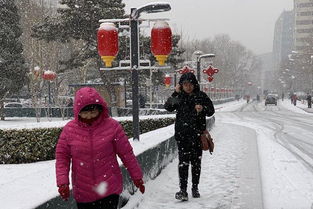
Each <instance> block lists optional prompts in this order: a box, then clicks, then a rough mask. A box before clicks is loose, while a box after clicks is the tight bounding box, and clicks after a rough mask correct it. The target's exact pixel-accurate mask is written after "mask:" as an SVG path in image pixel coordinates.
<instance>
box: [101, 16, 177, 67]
mask: <svg viewBox="0 0 313 209" xmlns="http://www.w3.org/2000/svg"><path fill="white" fill-rule="evenodd" d="M97 38H98V53H99V55H100V56H101V58H102V60H103V61H104V62H105V66H106V67H112V61H113V60H114V59H115V57H116V55H117V53H118V48H119V46H118V45H119V41H118V29H117V28H116V27H115V25H114V23H102V24H101V25H100V27H99V29H98V33H97ZM171 51H172V31H171V28H170V27H169V25H168V23H167V22H165V21H157V22H155V24H154V26H153V28H152V30H151V52H152V54H153V55H154V56H155V57H156V60H157V61H158V63H159V65H164V64H165V61H166V60H167V57H168V55H169V54H170V53H171Z"/></svg>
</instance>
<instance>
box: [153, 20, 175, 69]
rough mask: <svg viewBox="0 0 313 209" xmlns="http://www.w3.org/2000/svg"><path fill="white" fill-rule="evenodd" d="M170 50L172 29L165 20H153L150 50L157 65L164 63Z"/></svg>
mask: <svg viewBox="0 0 313 209" xmlns="http://www.w3.org/2000/svg"><path fill="white" fill-rule="evenodd" d="M171 51H172V31H171V28H170V27H169V25H168V23H167V22H165V21H157V22H155V24H154V26H153V28H152V30H151V52H152V54H153V55H154V56H155V58H156V60H157V61H158V62H159V65H164V64H165V61H166V60H167V57H168V55H169V54H170V53H171Z"/></svg>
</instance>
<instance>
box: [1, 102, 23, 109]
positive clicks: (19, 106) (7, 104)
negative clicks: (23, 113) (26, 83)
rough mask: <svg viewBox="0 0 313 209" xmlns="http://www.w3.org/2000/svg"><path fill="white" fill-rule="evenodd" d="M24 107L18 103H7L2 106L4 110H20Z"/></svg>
mask: <svg viewBox="0 0 313 209" xmlns="http://www.w3.org/2000/svg"><path fill="white" fill-rule="evenodd" d="M21 107H24V106H23V104H22V103H19V102H9V103H5V104H4V108H21Z"/></svg>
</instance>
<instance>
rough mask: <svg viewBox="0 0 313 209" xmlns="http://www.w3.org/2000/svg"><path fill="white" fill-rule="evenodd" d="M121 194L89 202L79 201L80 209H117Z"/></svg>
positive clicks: (78, 206)
mask: <svg viewBox="0 0 313 209" xmlns="http://www.w3.org/2000/svg"><path fill="white" fill-rule="evenodd" d="M118 200H119V195H117V194H113V195H110V196H107V197H105V198H102V199H100V200H96V201H94V202H88V203H79V202H78V203H77V208H78V209H117V206H118Z"/></svg>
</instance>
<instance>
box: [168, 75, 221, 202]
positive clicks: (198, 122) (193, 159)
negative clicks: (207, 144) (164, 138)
mask: <svg viewBox="0 0 313 209" xmlns="http://www.w3.org/2000/svg"><path fill="white" fill-rule="evenodd" d="M164 107H165V109H166V110H168V111H170V112H172V111H174V110H176V122H175V140H176V142H177V146H178V158H179V163H178V172H179V183H180V191H179V192H177V193H176V195H175V198H176V199H178V200H183V201H186V200H188V193H187V184H188V168H189V164H190V163H191V173H192V190H191V191H192V196H193V197H194V198H199V197H200V194H199V190H198V184H199V179H200V172H201V157H202V148H201V143H200V135H201V134H202V133H203V131H205V130H206V119H205V117H206V116H212V115H213V114H214V112H215V110H214V106H213V103H212V101H211V100H210V98H209V97H208V96H207V95H206V93H204V92H202V91H200V87H199V84H198V81H197V79H196V77H195V75H194V74H193V73H186V74H183V75H182V76H181V78H180V80H179V84H178V85H177V86H176V88H175V92H174V93H173V94H172V96H171V97H169V98H168V100H167V101H166V103H165V105H164Z"/></svg>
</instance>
